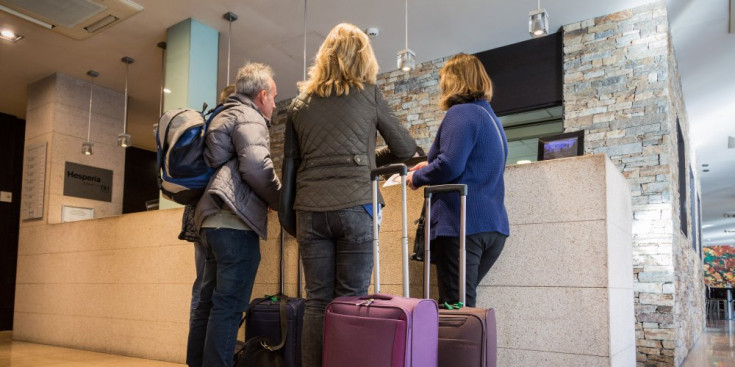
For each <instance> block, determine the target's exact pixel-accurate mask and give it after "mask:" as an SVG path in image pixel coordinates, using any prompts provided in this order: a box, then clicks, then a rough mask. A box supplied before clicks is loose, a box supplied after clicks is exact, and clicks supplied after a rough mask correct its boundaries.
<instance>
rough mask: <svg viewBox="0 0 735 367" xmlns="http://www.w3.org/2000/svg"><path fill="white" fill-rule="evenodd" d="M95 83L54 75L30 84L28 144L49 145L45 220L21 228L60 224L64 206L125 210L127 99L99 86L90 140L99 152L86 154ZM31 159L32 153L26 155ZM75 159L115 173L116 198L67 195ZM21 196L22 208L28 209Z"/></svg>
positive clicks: (97, 211)
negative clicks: (120, 137) (121, 139)
mask: <svg viewBox="0 0 735 367" xmlns="http://www.w3.org/2000/svg"><path fill="white" fill-rule="evenodd" d="M91 86H92V85H91V84H90V83H89V82H88V81H84V80H80V79H77V78H74V77H71V76H68V75H65V74H61V73H54V74H51V75H49V76H47V77H45V78H43V79H40V80H38V81H36V82H34V83H31V84H30V85H29V86H28V105H27V113H26V135H25V147H26V149H28V148H29V147H33V146H37V145H39V144H42V143H47V144H48V145H47V152H46V176H45V186H44V188H45V190H44V195H43V201H44V210H43V218H41V219H38V220H31V221H22V222H21V226H26V225H36V223H37V222H38V221H41V222H43V223H60V222H61V208H62V206H64V205H67V206H74V207H83V208H92V209H94V216H95V218H101V217H107V216H111V215H118V214H120V213H122V197H123V182H124V178H125V149H123V148H121V147H118V146H117V145H116V142H117V134H118V133H120V132H122V120H123V107H124V103H123V101H124V98H123V95H122V94H121V93H119V92H116V91H113V90H110V89H107V88H103V87H100V86H94V87H93V88H94V94H93V98H92V99H93V101H92V122H91V129H90V141H92V142H93V143H94V154H93V155H89V156H87V155H84V154H82V143H83V142H85V141H86V140H87V130H88V125H89V92H90V87H91ZM26 159H27V157H26ZM66 162H73V163H78V164H83V165H87V166H92V167H98V168H103V169H107V170H111V171H113V178H112V201H111V202H105V201H98V200H89V199H82V198H77V197H71V196H64V174H65V171H64V168H65V164H66ZM25 202H26V200H25V198H22V199H21V208H24V207H25ZM21 217H23V215H22V214H21Z"/></svg>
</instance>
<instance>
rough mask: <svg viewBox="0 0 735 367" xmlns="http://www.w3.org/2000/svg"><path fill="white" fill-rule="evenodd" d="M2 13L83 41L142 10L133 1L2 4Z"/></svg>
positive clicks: (3, 0)
mask: <svg viewBox="0 0 735 367" xmlns="http://www.w3.org/2000/svg"><path fill="white" fill-rule="evenodd" d="M0 10H3V11H6V12H8V13H11V14H14V15H16V16H18V17H21V18H23V19H26V20H28V21H31V22H33V23H36V24H39V25H41V26H45V27H46V28H50V29H52V30H53V31H54V32H58V33H61V34H63V35H65V36H68V37H71V38H74V39H78V40H81V39H85V38H87V37H89V36H91V35H93V34H95V33H97V32H99V31H101V30H103V29H105V28H108V27H110V26H112V25H114V24H117V23H119V22H120V21H122V20H125V19H126V18H129V17H131V16H133V15H135V14H136V13H138V12H140V11H141V10H143V7H142V6H140V5H138V4H136V3H134V2H132V1H130V0H65V1H59V0H0Z"/></svg>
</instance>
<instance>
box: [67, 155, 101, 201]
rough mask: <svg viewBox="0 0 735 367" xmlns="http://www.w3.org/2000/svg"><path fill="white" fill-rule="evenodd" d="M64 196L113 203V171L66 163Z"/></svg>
mask: <svg viewBox="0 0 735 367" xmlns="http://www.w3.org/2000/svg"><path fill="white" fill-rule="evenodd" d="M64 196H74V197H78V198H84V199H92V200H99V201H107V202H111V201H112V171H111V170H109V169H103V168H97V167H91V166H85V165H83V164H78V163H72V162H66V166H65V167H64Z"/></svg>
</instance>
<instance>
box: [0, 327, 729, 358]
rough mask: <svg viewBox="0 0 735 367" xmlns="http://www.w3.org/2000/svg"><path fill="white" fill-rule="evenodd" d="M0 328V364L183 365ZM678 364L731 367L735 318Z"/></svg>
mask: <svg viewBox="0 0 735 367" xmlns="http://www.w3.org/2000/svg"><path fill="white" fill-rule="evenodd" d="M10 337H11V334H10V332H0V367H37V366H52V367H93V366H94V367H128V366H135V367H184V365H183V364H177V363H168V362H160V361H152V360H147V359H140V358H132V357H123V356H116V355H112V354H104V353H94V352H87V351H82V350H76V349H67V348H59V347H52V346H48V345H42V344H32V343H24V342H17V341H11V339H10ZM680 367H735V321H733V320H731V321H727V320H716V319H708V320H707V327H706V328H705V331H704V332H703V333H702V335H701V336H700V337H699V340H698V341H697V343H696V344H695V345H694V347H693V348H692V350H691V351H690V352H689V356H687V359H686V360H684V363H682V365H681V366H680Z"/></svg>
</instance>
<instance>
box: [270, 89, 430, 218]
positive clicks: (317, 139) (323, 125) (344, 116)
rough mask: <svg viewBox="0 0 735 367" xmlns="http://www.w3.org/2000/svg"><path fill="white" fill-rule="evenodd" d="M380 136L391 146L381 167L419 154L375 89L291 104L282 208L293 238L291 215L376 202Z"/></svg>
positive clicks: (302, 98)
mask: <svg viewBox="0 0 735 367" xmlns="http://www.w3.org/2000/svg"><path fill="white" fill-rule="evenodd" d="M377 132H380V135H381V136H382V137H383V139H384V140H385V143H386V144H387V147H385V148H384V149H381V151H380V152H378V154H379V155H380V156H381V159H380V160H381V162H389V161H393V162H395V161H405V160H407V159H409V158H411V157H412V156H413V154H414V153H415V152H416V142H415V141H414V140H413V138H412V137H411V135H410V134H409V132H408V130H407V129H406V128H405V127H403V126H402V125H401V123H400V122H399V121H398V119H397V118H396V117H395V116H394V115H393V111H392V109H391V107H390V106H389V105H388V103H387V101H386V100H385V98H384V97H383V94H382V93H381V92H380V89H378V88H377V87H376V86H375V85H365V88H364V89H362V90H358V89H357V88H353V89H351V90H350V94H348V95H343V96H330V97H327V98H321V97H318V96H313V95H304V94H302V95H300V96H298V97H297V98H295V99H294V100H293V101H292V102H291V106H290V107H289V110H288V114H287V118H286V136H285V142H284V145H285V146H284V162H283V175H282V178H283V181H284V189H283V190H282V195H281V201H282V202H281V207H280V208H279V217H280V218H281V222H282V224H283V225H284V227H285V228H286V229H287V230H289V232H291V230H292V229H293V228H289V227H291V226H289V225H287V223H284V218H283V216H284V215H288V212H289V211H292V210H296V211H299V210H302V211H328V210H338V209H344V208H348V207H352V206H356V205H362V204H368V203H371V202H372V194H371V185H370V170H371V169H373V168H375V161H376V152H375V145H376V139H377ZM380 202H381V203H382V198H381V199H380ZM291 203H293V204H292V205H291Z"/></svg>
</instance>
